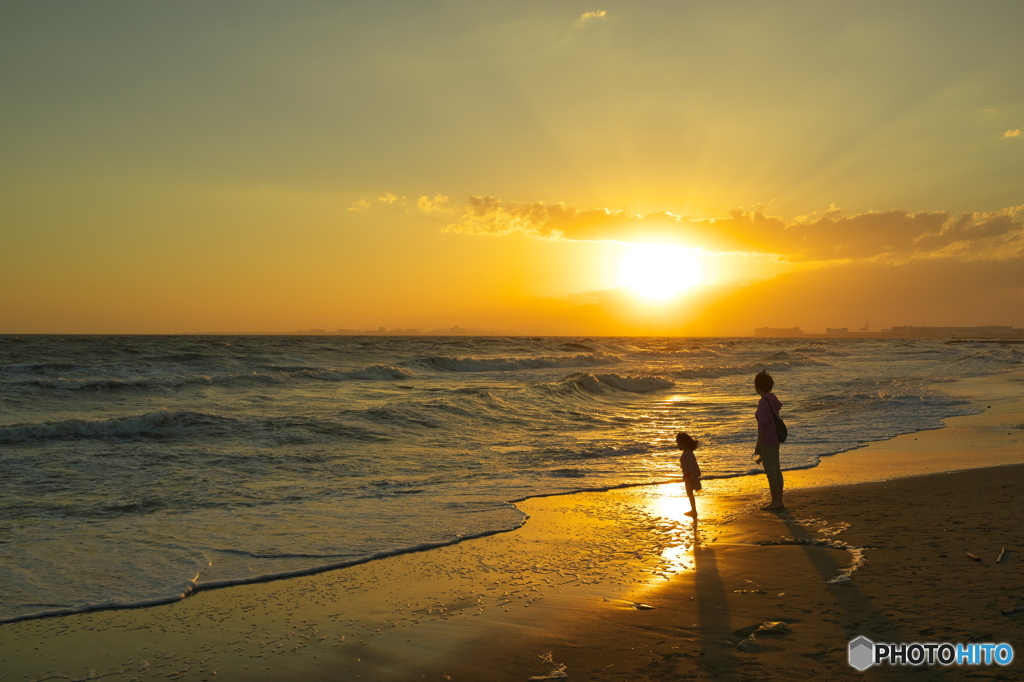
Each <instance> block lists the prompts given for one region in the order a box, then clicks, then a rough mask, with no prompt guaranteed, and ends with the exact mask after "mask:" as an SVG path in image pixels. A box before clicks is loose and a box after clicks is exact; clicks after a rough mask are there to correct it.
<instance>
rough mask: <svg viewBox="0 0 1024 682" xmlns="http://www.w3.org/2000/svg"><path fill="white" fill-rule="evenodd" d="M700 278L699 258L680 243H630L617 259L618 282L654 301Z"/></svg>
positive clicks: (702, 278) (698, 281) (661, 299)
mask: <svg viewBox="0 0 1024 682" xmlns="http://www.w3.org/2000/svg"><path fill="white" fill-rule="evenodd" d="M703 280H704V271H703V268H702V267H701V264H700V259H699V258H697V256H696V255H695V254H694V253H693V251H690V250H689V249H684V248H682V247H680V246H672V245H670V244H633V245H631V246H630V247H629V249H628V250H627V251H626V253H625V254H623V256H622V258H621V259H620V260H619V273H618V282H619V286H624V287H629V288H630V289H632V290H633V291H635V292H636V293H638V294H640V295H641V296H643V297H644V298H648V299H651V300H653V301H663V300H665V299H667V298H671V297H673V296H675V295H676V294H678V293H680V292H682V291H684V290H686V289H689V288H690V287H693V286H696V285H698V284H700V283H701V282H702V281H703Z"/></svg>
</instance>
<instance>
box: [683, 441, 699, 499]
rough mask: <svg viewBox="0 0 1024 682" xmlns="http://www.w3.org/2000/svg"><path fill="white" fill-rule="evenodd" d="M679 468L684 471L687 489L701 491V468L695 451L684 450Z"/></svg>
mask: <svg viewBox="0 0 1024 682" xmlns="http://www.w3.org/2000/svg"><path fill="white" fill-rule="evenodd" d="M679 466H680V467H681V468H682V470H683V482H684V483H686V487H687V488H689V489H690V490H701V485H700V466H699V465H698V464H697V458H696V457H695V456H694V454H693V450H683V454H681V455H680V456H679Z"/></svg>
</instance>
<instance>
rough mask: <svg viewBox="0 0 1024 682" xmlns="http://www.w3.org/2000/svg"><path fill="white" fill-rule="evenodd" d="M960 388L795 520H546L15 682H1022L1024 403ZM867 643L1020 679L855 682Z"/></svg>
mask: <svg viewBox="0 0 1024 682" xmlns="http://www.w3.org/2000/svg"><path fill="white" fill-rule="evenodd" d="M944 389H945V390H947V391H948V392H950V393H953V394H954V395H960V396H965V397H966V398H968V399H970V400H971V401H972V403H973V404H974V405H975V406H976V407H977V408H978V409H979V410H980V412H979V413H978V414H976V415H972V416H965V417H955V418H951V419H948V420H947V421H946V427H945V428H943V429H939V430H934V431H925V432H917V433H913V434H907V435H904V436H899V437H897V438H893V439H891V440H889V441H884V442H878V443H872V444H870V445H868V446H867V447H864V448H861V449H858V450H856V451H852V452H848V453H843V454H840V455H835V456H833V457H830V458H827V459H826V460H825V461H824V462H823V463H822V464H821V465H820V466H818V467H816V468H813V469H808V470H804V471H798V472H789V473H788V474H787V486H788V493H787V497H786V502H787V507H788V509H787V511H785V512H783V513H777V514H776V513H769V512H763V511H760V509H759V507H760V505H761V504H763V503H764V501H765V499H766V496H767V491H766V490H765V489H764V488H765V487H766V486H764V482H763V480H761V478H760V477H746V478H739V479H723V480H716V481H708V482H707V484H706V485H705V492H704V494H703V495H702V496H700V497H698V508H699V511H700V515H701V517H700V521H699V522H698V523H697V524H693V523H692V522H691V520H690V519H689V518H687V517H686V516H684V512H685V511H687V503H686V500H685V495H683V492H682V490H681V487H680V486H679V485H677V484H665V485H656V486H641V487H635V488H624V489H617V490H612V491H607V492H592V493H578V494H574V495H564V496H554V497H546V498H535V499H530V500H527V501H525V502H523V503H521V504H520V505H519V506H520V508H521V509H523V510H524V511H526V512H527V513H528V514H530V519H529V521H528V522H527V523H526V525H525V526H524V527H523V528H521V529H519V530H516V531H513V532H509V533H503V534H500V535H495V536H490V537H485V538H479V539H474V540H467V541H465V542H462V543H460V544H457V545H452V546H448V547H442V548H438V549H433V550H429V551H424V552H419V553H414V554H406V555H401V556H395V557H390V558H387V559H382V560H379V561H373V562H370V563H367V564H363V565H359V566H354V567H350V568H346V569H342V570H336V571H330V572H325V573H321V574H318V575H313V576H307V577H300V578H292V579H287V580H278V581H275V582H269V583H263V584H253V585H245V586H239V587H233V588H227V589H219V590H209V591H202V592H198V593H196V594H194V595H193V596H191V597H189V598H188V599H185V600H183V601H180V602H177V603H173V604H168V605H164V606H159V607H151V608H141V609H134V610H122V611H104V612H94V613H86V614H80V615H73V616H65V617H58V618H47V619H39V620H30V621H23V622H15V623H8V624H4V625H0V680H2V681H5V682H6V681H8V680H37V681H38V680H46V679H70V680H81V679H109V680H136V679H138V680H145V679H185V680H308V679H323V680H328V679H330V680H338V679H364V680H421V679H434V680H446V679H450V680H527V679H531V678H534V679H559V678H562V677H566V676H567V678H568V679H580V680H669V679H680V678H683V679H685V678H688V677H696V678H716V679H794V678H797V677H806V678H814V679H818V678H829V679H847V678H849V679H858V678H861V677H864V676H867V677H869V678H872V677H880V676H881V677H889V676H892V677H900V678H903V677H908V676H910V677H913V678H915V679H931V678H935V679H949V678H954V679H956V678H959V677H962V676H970V677H972V678H973V677H983V678H990V679H1024V661H1022V659H1021V657H1022V656H1024V642H1022V634H1024V609H1022V608H1021V607H1024V591H1022V590H1021V586H1022V585H1024V569H1022V567H1024V564H1022V559H1024V538H1022V535H1021V531H1020V519H1021V518H1024V496H1022V495H1021V494H1020V491H1021V490H1022V487H1024V403H1022V401H1021V399H1020V396H1021V394H1022V392H1024V391H1022V389H1024V381H1022V377H1021V376H1020V375H1000V376H994V377H987V378H985V379H978V380H967V381H962V382H958V383H957V384H956V385H947V386H945V387H944ZM698 454H699V453H698ZM666 456H667V457H668V456H671V455H670V454H666ZM1004 550H1005V551H1004ZM1000 554H1002V560H1001V561H997V558H999V557H1000ZM767 622H774V623H781V624H782V625H780V626H777V627H776V628H775V629H776V630H778V631H777V632H773V633H769V632H761V633H756V632H755V631H757V629H758V628H759V626H761V625H762V624H764V623H767ZM858 635H864V636H866V637H868V638H870V639H872V640H874V641H884V642H914V641H918V642H945V641H948V642H954V643H956V642H965V643H966V642H972V641H973V642H1007V643H1010V644H1011V645H1013V646H1014V648H1015V650H1016V651H1017V659H1016V660H1015V661H1014V662H1013V663H1012V664H1011V665H1010V666H1008V667H1005V668H1003V667H998V666H982V667H976V668H971V667H964V668H957V667H955V666H954V667H949V668H944V667H941V666H936V667H934V668H919V669H914V668H901V667H896V668H889V667H882V668H873V669H871V670H869V671H867V672H866V673H858V672H857V671H855V670H853V669H852V668H850V667H849V666H848V664H847V660H846V656H847V643H848V642H849V641H850V640H851V639H853V638H855V637H857V636H858Z"/></svg>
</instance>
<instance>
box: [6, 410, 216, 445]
mask: <svg viewBox="0 0 1024 682" xmlns="http://www.w3.org/2000/svg"><path fill="white" fill-rule="evenodd" d="M224 421H229V420H227V419H226V418H225V417H217V416H214V415H209V414H203V413H202V412H190V411H187V410H174V411H171V410H168V409H166V408H162V409H159V410H156V411H155V412H146V413H145V414H136V415H131V416H128V417H113V418H110V419H65V420H62V421H53V422H44V423H42V424H13V425H11V426H2V427H0V443H24V442H30V441H37V440H47V439H75V438H110V437H112V436H121V437H133V436H134V437H143V436H149V437H154V436H156V437H160V436H167V435H171V433H173V432H174V430H176V429H182V428H187V427H191V426H200V425H208V424H212V423H215V422H216V423H219V422H224Z"/></svg>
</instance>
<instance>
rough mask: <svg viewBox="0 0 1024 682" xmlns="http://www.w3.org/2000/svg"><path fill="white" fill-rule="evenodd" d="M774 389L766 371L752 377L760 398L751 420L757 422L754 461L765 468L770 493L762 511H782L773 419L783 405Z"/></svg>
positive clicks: (775, 431) (777, 451)
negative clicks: (769, 497) (769, 498)
mask: <svg viewBox="0 0 1024 682" xmlns="http://www.w3.org/2000/svg"><path fill="white" fill-rule="evenodd" d="M774 387H775V380H774V379H772V375H770V374H768V371H767V370H761V371H760V372H758V374H757V376H755V377H754V390H756V391H757V394H758V395H759V396H761V402H759V403H758V404H757V412H755V413H754V418H755V419H757V446H756V447H755V448H754V455H755V456H756V457H757V459H756V460H755V461H757V462H759V463H760V464H761V465H762V466H764V473H765V476H767V477H768V490H769V491H770V492H771V494H772V501H771V502H770V503H769V504H767V505H766V506H764V507H761V508H762V509H769V510H773V509H785V506H784V505H783V504H782V469H781V468H780V467H779V434H778V431H777V430H776V428H775V416H776V415H778V414H779V410H781V409H782V403H781V402H780V401H779V399H778V398H776V397H775V394H774V393H772V389H773V388H774Z"/></svg>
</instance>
